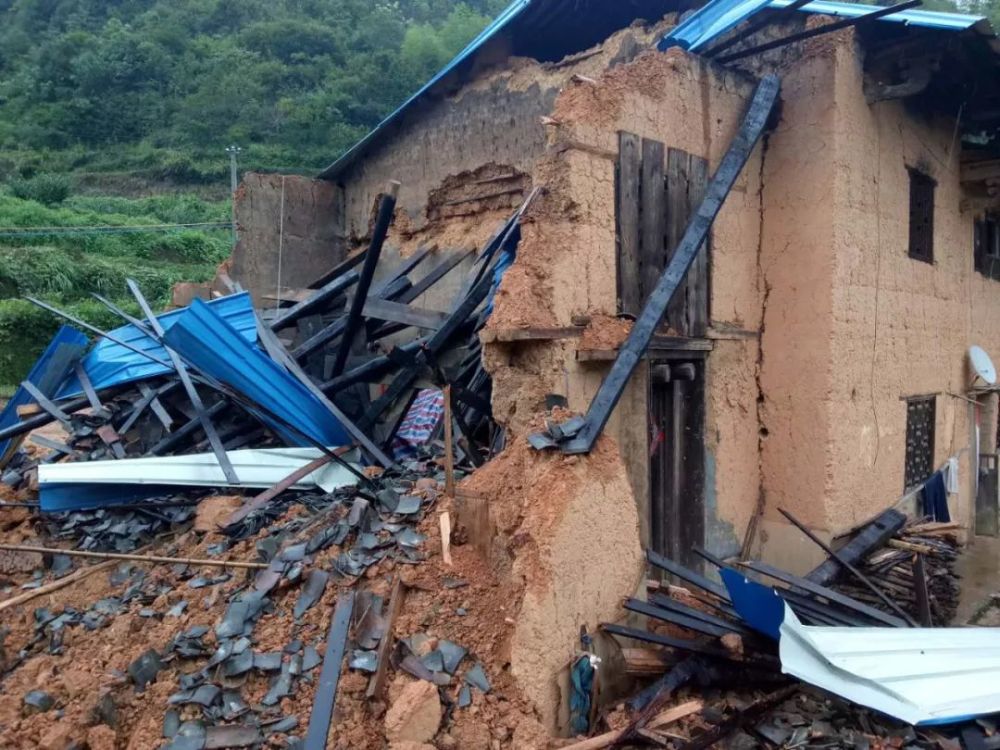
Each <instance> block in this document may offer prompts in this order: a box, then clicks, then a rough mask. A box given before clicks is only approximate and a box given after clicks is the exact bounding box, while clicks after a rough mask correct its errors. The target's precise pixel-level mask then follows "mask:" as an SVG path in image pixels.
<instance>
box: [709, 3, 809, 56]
mask: <svg viewBox="0 0 1000 750" xmlns="http://www.w3.org/2000/svg"><path fill="white" fill-rule="evenodd" d="M811 2H812V0H795V2H793V3H792V4H791V5H787V6H785V7H784V8H781V9H780V10H778V9H774V13H775V15H777V14H780V15H782V16H785V17H788V16H791V11H795V10H798V9H799V8H801V7H802V6H804V5H808V4H809V3H811ZM774 20H775V18H774V16H772V15H770V14H768V13H761V14H760V15H759V16H757V18H756V19H755V20H753V21H751V22H750V23H748V24H747V25H746V27H745V28H744V29H743V30H742V31H738V32H736V33H735V34H733V35H732V36H731V37H729V38H728V39H726V40H725V41H723V42H719V43H718V44H716V45H715V46H714V47H712V48H711V49H708V50H704V51H703V52H701V53H700V54H701V56H702V57H716V56H717V55H718V54H719V53H720V52H722V51H723V50H727V49H729V48H730V47H732V46H733V45H734V44H736V43H737V42H742V41H743V40H744V39H746V38H747V37H751V36H753V35H754V34H756V33H757V32H758V31H760V30H761V29H763V28H764V27H765V26H769V25H770V24H771V23H773V22H774Z"/></svg>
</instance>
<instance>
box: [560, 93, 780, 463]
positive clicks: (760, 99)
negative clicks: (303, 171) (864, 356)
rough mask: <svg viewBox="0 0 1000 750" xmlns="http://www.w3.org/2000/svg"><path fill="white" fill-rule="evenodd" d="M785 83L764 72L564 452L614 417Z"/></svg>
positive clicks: (593, 437)
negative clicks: (699, 199) (652, 287)
mask: <svg viewBox="0 0 1000 750" xmlns="http://www.w3.org/2000/svg"><path fill="white" fill-rule="evenodd" d="M780 88H781V83H780V79H779V78H778V76H776V75H767V76H765V77H764V78H763V79H762V80H761V82H760V84H759V85H758V86H757V91H756V92H755V93H754V97H753V100H752V101H751V103H750V106H749V108H748V109H747V113H746V115H745V117H744V118H743V122H742V123H741V125H740V129H739V132H738V133H737V134H736V137H735V138H734V139H733V141H732V143H731V144H730V146H729V149H728V150H727V152H726V155H725V156H724V157H723V158H722V162H721V163H720V164H719V168H718V169H717V170H716V172H715V175H714V176H713V177H712V180H711V182H710V183H709V185H708V188H707V190H706V191H705V197H704V198H703V199H702V201H701V204H700V205H699V207H698V210H697V211H696V212H695V213H694V215H693V217H692V219H691V221H690V222H689V223H688V225H687V229H686V230H685V232H684V235H683V237H682V239H681V241H680V243H679V244H678V246H677V248H676V250H675V251H674V254H673V256H672V257H671V258H670V262H669V263H668V264H667V267H666V269H665V270H664V272H663V274H662V276H660V280H659V281H658V282H657V284H656V288H655V289H654V290H653V291H652V293H651V294H650V295H649V299H648V300H647V301H646V305H645V307H644V308H643V310H642V313H641V314H640V315H639V318H638V320H636V322H635V325H634V326H633V327H632V331H631V332H630V333H629V336H628V338H627V339H626V340H625V343H624V344H623V345H622V347H621V351H620V352H619V355H618V358H617V359H616V360H615V363H614V364H613V365H612V366H611V371H610V372H609V373H608V376H607V377H606V378H605V379H604V382H602V383H601V387H600V388H599V389H598V391H597V394H596V395H595V396H594V399H593V401H591V403H590V408H589V409H588V410H587V415H586V417H585V418H584V426H583V428H582V429H581V430H580V431H579V432H578V433H577V435H576V437H574V438H573V439H571V440H568V441H566V442H564V443H563V444H562V445H561V446H560V448H561V450H562V451H563V452H564V453H570V454H579V453H589V452H590V451H591V449H592V448H593V447H594V443H595V442H597V438H598V437H599V436H600V434H601V432H602V431H603V430H604V426H605V425H606V424H607V423H608V419H610V418H611V412H612V411H614V408H615V406H616V405H617V404H618V401H619V399H620V398H621V396H622V393H623V392H624V390H625V385H626V384H627V383H628V381H629V379H630V378H631V377H632V373H633V372H634V371H635V368H636V366H637V365H638V363H639V360H640V359H641V358H642V355H643V354H644V353H645V351H646V349H648V348H649V344H650V342H651V341H652V338H653V335H654V334H655V333H656V329H657V328H658V327H659V325H660V322H661V321H662V320H663V316H664V315H666V312H667V308H668V307H669V305H670V301H671V300H672V299H673V297H674V295H675V294H676V292H677V290H678V289H680V288H681V287H682V284H683V282H684V280H685V278H686V277H687V273H688V269H690V268H691V266H692V264H693V263H694V261H695V258H696V257H697V255H698V253H699V251H701V250H702V247H703V246H704V244H705V239H706V238H707V237H708V233H709V230H710V229H711V228H712V224H713V223H714V222H715V218H716V217H717V216H718V214H719V210H720V209H721V208H722V204H723V203H724V202H725V200H726V197H727V196H728V195H729V192H730V191H731V190H732V189H733V185H734V184H735V183H736V179H737V177H739V175H740V173H741V172H742V171H743V167H744V166H745V165H746V163H747V161H748V160H749V158H750V154H751V152H752V151H753V149H754V147H755V146H756V145H757V142H758V141H759V140H760V138H761V136H762V135H763V134H764V128H765V127H766V126H767V122H768V120H769V119H770V116H771V111H772V110H773V109H774V104H775V102H776V101H777V99H778V92H779V90H780Z"/></svg>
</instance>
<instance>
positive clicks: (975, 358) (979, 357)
mask: <svg viewBox="0 0 1000 750" xmlns="http://www.w3.org/2000/svg"><path fill="white" fill-rule="evenodd" d="M969 362H971V363H972V369H973V370H974V371H975V373H976V377H978V378H981V379H982V380H983V381H984V382H985V383H986V385H996V384H997V368H996V367H994V366H993V360H992V359H990V355H989V354H987V353H986V352H985V351H983V349H982V348H981V347H978V346H973V347H971V348H970V349H969ZM973 382H975V381H973Z"/></svg>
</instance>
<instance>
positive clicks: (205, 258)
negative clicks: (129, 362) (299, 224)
mask: <svg viewBox="0 0 1000 750" xmlns="http://www.w3.org/2000/svg"><path fill="white" fill-rule="evenodd" d="M229 214H230V206H229V203H228V202H207V201H204V200H201V199H199V198H198V197H196V196H193V195H183V194H181V195H160V196H153V197H148V198H137V199H129V198H121V197H115V196H70V197H68V198H67V199H66V200H64V201H63V202H62V203H60V204H59V205H53V206H45V205H42V204H41V203H38V202H36V201H32V200H25V199H23V198H18V197H15V196H14V195H13V194H11V192H10V191H0V231H3V230H5V229H10V228H14V227H22V228H23V227H46V228H52V227H90V226H113V227H138V228H141V227H143V226H150V225H162V224H194V223H204V222H220V221H227V220H228V217H229ZM230 242H231V240H230V235H229V231H228V230H227V229H226V230H201V231H194V230H182V231H170V232H162V231H148V232H143V231H137V232H134V233H128V234H87V235H69V236H67V235H62V236H60V235H41V236H30V237H4V236H0V384H4V383H6V384H10V383H18V382H20V381H21V380H22V379H23V378H24V376H25V375H26V374H27V372H28V370H29V369H30V367H31V365H32V364H33V363H34V361H35V360H36V359H37V357H38V355H39V354H41V352H42V350H43V349H44V348H45V346H46V345H47V344H48V342H49V339H50V338H51V337H52V335H53V334H54V333H55V331H56V330H57V329H58V327H59V325H60V321H59V320H58V319H57V318H56V316H54V315H53V314H51V313H49V312H47V311H45V310H42V309H40V308H38V307H36V306H35V305H33V304H31V303H30V302H27V301H26V300H25V299H23V298H24V297H26V296H32V297H39V298H41V299H44V300H45V301H47V302H51V303H52V304H54V305H56V306H58V307H60V308H63V309H66V310H67V311H68V312H71V313H73V314H74V315H76V316H78V317H80V318H82V319H83V320H85V321H87V322H88V323H91V324H92V325H96V326H98V327H101V328H104V329H108V328H115V327H117V326H119V325H121V324H122V321H121V320H120V319H119V318H117V317H116V316H115V315H114V314H113V313H111V312H110V311H109V310H108V309H107V308H105V307H104V306H103V305H102V304H101V303H100V302H98V301H97V300H95V299H93V297H92V294H94V293H98V294H102V295H104V296H106V297H109V298H111V299H112V300H114V301H115V302H116V303H117V304H118V305H119V306H120V307H123V308H125V309H126V310H127V311H129V312H130V313H133V314H138V312H139V311H138V306H137V305H136V303H135V301H134V300H133V299H132V298H131V296H129V295H128V291H127V288H126V286H125V280H126V279H127V278H133V279H135V280H136V281H137V282H138V283H139V285H140V287H141V288H142V289H143V292H144V294H145V295H146V297H147V298H148V299H149V301H150V304H152V305H153V306H154V308H156V309H163V308H164V307H166V306H167V305H168V304H169V302H170V295H171V290H172V288H173V286H174V284H176V283H178V282H181V281H194V282H204V281H210V280H211V279H212V278H213V277H214V276H215V269H216V267H217V266H218V265H219V263H221V262H222V261H223V260H225V259H226V258H227V257H228V256H229V252H230ZM11 391H12V388H11V387H10V386H4V385H0V395H4V394H6V393H9V392H11Z"/></svg>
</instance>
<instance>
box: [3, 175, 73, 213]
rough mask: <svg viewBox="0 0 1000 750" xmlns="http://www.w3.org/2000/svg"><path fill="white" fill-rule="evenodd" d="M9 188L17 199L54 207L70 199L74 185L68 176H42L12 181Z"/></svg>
mask: <svg viewBox="0 0 1000 750" xmlns="http://www.w3.org/2000/svg"><path fill="white" fill-rule="evenodd" d="M8 187H9V188H10V192H11V193H12V194H13V195H14V196H15V197H17V198H20V199H22V200H26V201H38V202H39V203H41V204H43V205H46V206H54V205H56V204H58V203H62V202H63V201H64V200H66V199H67V198H69V194H70V192H71V188H72V185H71V183H70V179H69V178H68V177H67V176H66V175H62V174H40V175H35V176H34V177H27V178H18V179H14V180H11V181H10V182H9V183H8Z"/></svg>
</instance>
